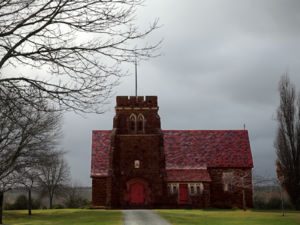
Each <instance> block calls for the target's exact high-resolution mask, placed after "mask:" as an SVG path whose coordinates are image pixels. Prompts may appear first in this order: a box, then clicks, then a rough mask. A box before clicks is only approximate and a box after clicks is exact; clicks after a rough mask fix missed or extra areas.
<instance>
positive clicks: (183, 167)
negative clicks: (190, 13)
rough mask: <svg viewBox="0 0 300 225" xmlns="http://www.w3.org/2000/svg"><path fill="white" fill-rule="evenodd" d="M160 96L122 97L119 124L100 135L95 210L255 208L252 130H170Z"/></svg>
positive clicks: (95, 150) (95, 152)
mask: <svg viewBox="0 0 300 225" xmlns="http://www.w3.org/2000/svg"><path fill="white" fill-rule="evenodd" d="M158 109H159V107H158V104H157V96H146V97H145V98H144V97H143V96H138V97H135V96H131V97H127V96H118V97H117V99H116V107H115V112H116V114H115V117H114V119H113V129H112V130H95V131H93V133H92V163H91V178H92V203H93V206H94V207H95V208H181V207H182V208H184V207H191V208H207V207H221V208H222V207H240V208H242V207H249V208H251V207H252V206H253V200H252V168H253V161H252V155H251V149H250V143H249V137H248V132H247V130H162V129H161V123H160V117H159V115H158Z"/></svg>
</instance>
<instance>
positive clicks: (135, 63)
mask: <svg viewBox="0 0 300 225" xmlns="http://www.w3.org/2000/svg"><path fill="white" fill-rule="evenodd" d="M134 65H135V99H136V101H137V60H136V56H135V62H134Z"/></svg>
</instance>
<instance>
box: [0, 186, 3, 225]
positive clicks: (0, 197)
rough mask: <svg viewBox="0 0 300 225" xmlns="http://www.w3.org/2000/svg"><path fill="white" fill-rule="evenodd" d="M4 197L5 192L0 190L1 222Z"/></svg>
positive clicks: (0, 220) (0, 221) (0, 222)
mask: <svg viewBox="0 0 300 225" xmlns="http://www.w3.org/2000/svg"><path fill="white" fill-rule="evenodd" d="M3 198H4V193H3V192H2V191H0V224H2V215H3Z"/></svg>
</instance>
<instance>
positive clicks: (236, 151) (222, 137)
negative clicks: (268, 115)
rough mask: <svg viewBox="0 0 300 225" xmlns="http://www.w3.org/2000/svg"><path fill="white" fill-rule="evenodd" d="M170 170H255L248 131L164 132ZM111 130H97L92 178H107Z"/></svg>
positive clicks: (94, 138)
mask: <svg viewBox="0 0 300 225" xmlns="http://www.w3.org/2000/svg"><path fill="white" fill-rule="evenodd" d="M163 135H164V150H165V155H166V169H167V170H182V169H184V171H186V173H187V174H188V173H189V172H188V171H192V170H193V169H194V170H195V169H198V170H199V169H204V168H206V167H208V168H209V167H250V168H252V167H253V161H252V155H251V149H250V143H249V137H248V132H247V131H246V130H164V131H163ZM109 150H110V131H103V130H102V131H93V142H92V165H91V176H107V175H108V167H109Z"/></svg>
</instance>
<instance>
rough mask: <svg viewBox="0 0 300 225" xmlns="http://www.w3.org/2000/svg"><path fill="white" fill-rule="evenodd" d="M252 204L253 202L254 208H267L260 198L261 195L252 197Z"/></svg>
mask: <svg viewBox="0 0 300 225" xmlns="http://www.w3.org/2000/svg"><path fill="white" fill-rule="evenodd" d="M253 204H254V208H255V209H266V208H267V206H266V203H265V201H264V199H263V198H261V197H257V196H256V197H254V202H253Z"/></svg>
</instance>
